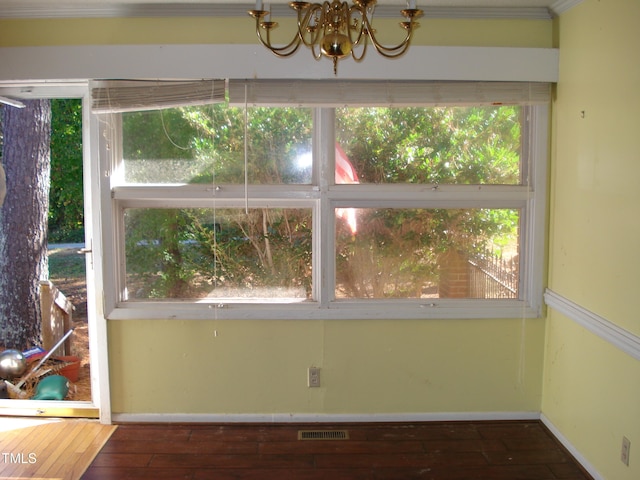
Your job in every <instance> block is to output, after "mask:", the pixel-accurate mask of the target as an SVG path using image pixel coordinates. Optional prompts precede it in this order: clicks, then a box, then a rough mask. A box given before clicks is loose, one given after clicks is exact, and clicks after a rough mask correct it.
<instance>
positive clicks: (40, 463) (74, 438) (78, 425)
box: [0, 417, 117, 480]
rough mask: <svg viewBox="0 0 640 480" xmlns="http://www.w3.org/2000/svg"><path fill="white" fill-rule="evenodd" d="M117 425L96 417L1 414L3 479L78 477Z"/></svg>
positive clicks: (74, 479) (67, 479)
mask: <svg viewBox="0 0 640 480" xmlns="http://www.w3.org/2000/svg"><path fill="white" fill-rule="evenodd" d="M116 428H117V427H116V426H114V425H101V424H100V423H99V422H98V421H97V420H85V419H82V420H79V419H71V420H70V419H65V420H61V419H38V418H15V417H0V480H4V479H9V478H11V479H27V478H28V479H42V480H44V479H56V480H77V479H79V478H80V477H81V476H82V474H83V473H84V471H85V470H86V469H87V467H88V466H89V464H90V463H91V462H92V461H93V459H94V457H95V456H96V454H97V453H98V452H99V451H100V449H101V448H102V446H103V445H104V443H105V442H106V441H107V439H108V438H109V436H110V435H111V434H112V433H113V431H114V430H116Z"/></svg>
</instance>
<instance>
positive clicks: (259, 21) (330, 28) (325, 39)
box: [248, 0, 422, 75]
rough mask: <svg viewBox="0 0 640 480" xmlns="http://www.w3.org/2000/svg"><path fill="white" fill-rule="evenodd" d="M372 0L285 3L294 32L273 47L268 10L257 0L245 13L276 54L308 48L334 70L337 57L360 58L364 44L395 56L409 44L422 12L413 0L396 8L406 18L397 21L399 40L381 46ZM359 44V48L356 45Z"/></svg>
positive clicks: (282, 54)
mask: <svg viewBox="0 0 640 480" xmlns="http://www.w3.org/2000/svg"><path fill="white" fill-rule="evenodd" d="M375 5H376V0H353V4H352V5H349V2H346V1H342V2H341V1H339V0H332V1H331V2H329V1H328V0H325V1H324V2H323V3H309V2H291V3H289V6H290V7H291V8H292V9H293V10H295V11H296V13H297V17H298V31H297V32H296V33H295V34H294V37H293V39H292V40H291V41H290V42H289V43H288V44H286V45H282V46H276V45H273V44H272V43H271V31H272V30H273V29H274V28H276V27H277V26H278V23H277V22H272V21H271V20H270V12H269V11H268V10H265V9H263V6H262V0H257V2H256V9H255V10H249V12H248V13H249V15H251V16H252V17H253V18H255V19H256V34H257V35H258V39H259V40H260V43H261V44H262V45H264V46H265V47H267V48H268V49H269V50H271V51H272V52H273V53H274V54H275V55H277V56H278V57H288V56H290V55H293V54H294V53H295V52H296V51H297V50H298V48H299V47H300V45H305V46H307V47H309V48H310V49H311V53H312V54H313V57H314V58H315V59H316V60H320V58H322V56H323V55H324V56H325V57H329V58H330V59H332V60H333V72H334V74H336V75H337V73H338V60H340V59H342V58H345V57H348V56H349V55H351V56H352V57H353V59H354V60H355V61H356V62H360V61H362V60H363V59H364V56H365V53H366V52H367V45H368V44H369V43H371V44H372V45H373V47H374V48H375V49H376V51H377V52H378V53H380V54H381V55H383V56H385V57H387V58H395V57H399V56H400V55H402V54H404V53H405V52H406V51H407V49H408V48H409V44H410V43H411V36H412V34H413V31H414V30H415V29H416V28H417V27H418V26H419V23H418V22H416V21H415V19H416V18H418V17H420V16H421V15H422V10H420V9H418V8H416V2H415V0H410V1H408V2H407V8H406V9H403V10H401V11H400V13H402V15H403V16H404V17H405V19H406V20H404V21H402V22H400V26H401V27H402V28H403V29H404V30H405V37H404V40H402V42H400V43H399V44H398V45H396V46H394V47H387V46H384V45H382V44H381V43H380V42H379V41H378V40H377V39H376V31H375V30H374V29H373V27H372V25H371V23H372V20H373V12H374V9H375ZM359 46H361V47H362V48H360V49H359V51H356V50H355V49H356V47H359Z"/></svg>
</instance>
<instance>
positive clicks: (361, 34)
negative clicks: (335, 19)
mask: <svg viewBox="0 0 640 480" xmlns="http://www.w3.org/2000/svg"><path fill="white" fill-rule="evenodd" d="M354 12H357V13H358V15H359V16H360V20H359V21H360V28H358V35H357V38H356V39H355V40H354V39H353V37H352V36H351V34H352V30H355V28H356V27H355V22H357V21H358V19H355V22H352V18H353V17H352V14H353V13H354ZM365 18H366V11H365V10H364V8H363V7H361V6H359V5H352V6H351V7H350V8H349V12H348V14H347V25H354V28H351V27H349V28H347V31H348V32H349V40H350V41H351V44H352V45H353V46H354V47H357V46H358V45H359V44H360V41H361V40H362V39H363V38H364V39H365V41H366V38H367V36H366V35H365V28H364V27H365V22H364V19H365ZM353 57H354V58H355V55H354V56H353Z"/></svg>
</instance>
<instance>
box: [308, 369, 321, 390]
mask: <svg viewBox="0 0 640 480" xmlns="http://www.w3.org/2000/svg"><path fill="white" fill-rule="evenodd" d="M307 386H308V387H310V388H311V387H319V386H320V368H319V367H309V370H308V371H307Z"/></svg>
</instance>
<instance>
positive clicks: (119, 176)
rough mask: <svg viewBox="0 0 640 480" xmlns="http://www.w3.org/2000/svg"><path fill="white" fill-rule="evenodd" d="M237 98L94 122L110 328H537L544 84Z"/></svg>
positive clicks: (253, 87) (401, 86)
mask: <svg viewBox="0 0 640 480" xmlns="http://www.w3.org/2000/svg"><path fill="white" fill-rule="evenodd" d="M144 83H146V82H142V83H140V84H136V86H138V85H139V86H141V87H142V88H143V91H144V92H147V91H148V90H149V87H148V86H145V85H144ZM156 83H157V82H156ZM160 83H162V82H160ZM227 83H228V99H227V100H226V101H223V99H222V98H221V95H220V94H219V92H218V94H217V95H212V94H211V93H210V92H211V91H213V90H215V88H214V87H212V86H211V84H210V83H205V85H206V86H205V87H204V88H203V89H202V92H203V95H202V98H198V99H196V100H195V101H194V100H192V99H191V100H189V99H185V100H184V101H180V100H177V101H176V100H175V99H174V97H173V96H172V97H171V98H172V100H171V102H170V104H167V105H157V104H155V103H154V104H153V105H151V106H150V107H148V108H147V107H146V106H145V105H146V103H145V102H148V101H149V100H144V101H141V100H140V99H139V98H138V97H139V95H137V94H136V95H134V97H135V100H133V101H132V100H129V99H128V100H126V101H123V102H120V103H117V102H115V101H113V103H114V105H110V104H109V100H107V101H104V102H103V103H102V106H101V107H100V108H96V110H95V112H96V113H97V114H98V118H99V120H100V125H101V126H102V128H103V130H104V131H103V132H102V135H101V138H103V148H102V149H101V163H102V169H103V170H104V171H106V172H109V175H108V176H106V177H105V180H104V186H103V187H104V188H105V189H107V190H109V191H110V192H111V195H109V196H104V195H103V199H104V202H105V205H103V207H104V208H103V211H105V212H107V214H106V215H105V217H104V222H105V225H104V232H105V235H106V237H105V239H104V240H105V244H110V245H112V246H111V247H110V248H111V249H112V251H111V253H112V255H113V257H114V258H115V259H116V260H117V261H116V262H114V263H113V265H108V266H106V267H105V268H106V269H108V270H109V271H110V272H111V275H109V276H108V277H107V288H106V293H107V296H108V302H107V303H108V307H109V310H110V311H111V313H110V317H111V318H130V317H135V318H139V317H140V316H141V315H143V316H144V317H145V318H150V317H154V316H159V317H162V318H166V317H167V315H168V312H171V313H170V314H169V315H170V316H172V317H184V318H193V317H196V318H201V317H202V318H211V316H212V313H211V310H212V309H213V310H215V316H216V318H220V317H227V318H371V317H377V318H433V317H438V318H440V317H441V318H454V317H455V318H467V317H522V316H523V315H526V316H535V315H538V314H539V309H540V305H541V295H542V284H541V283H542V280H541V278H542V271H541V267H540V266H541V265H542V263H543V262H542V257H541V255H542V253H543V248H542V246H543V241H544V202H545V177H546V173H545V171H546V155H547V138H546V124H547V116H548V110H547V104H548V90H549V89H548V85H546V84H526V83H504V84H503V83H462V82H450V83H448V82H439V83H438V82H436V83H434V82H406V83H399V82H395V83H387V82H360V83H351V82H326V83H324V82H309V81H305V82H302V81H300V82H276V81H251V82H239V81H228V82H227ZM119 87H120V84H119V82H106V84H104V83H101V84H100V85H99V88H98V87H96V88H94V98H101V99H105V98H106V99H112V98H118V94H119ZM154 88H155V87H154ZM187 90H190V89H187ZM194 90H197V89H194ZM213 97H215V98H213ZM151 98H154V97H153V96H151ZM96 103H99V102H98V101H96ZM116 103H117V104H116ZM156 103H157V102H156ZM141 310H142V312H141Z"/></svg>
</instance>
